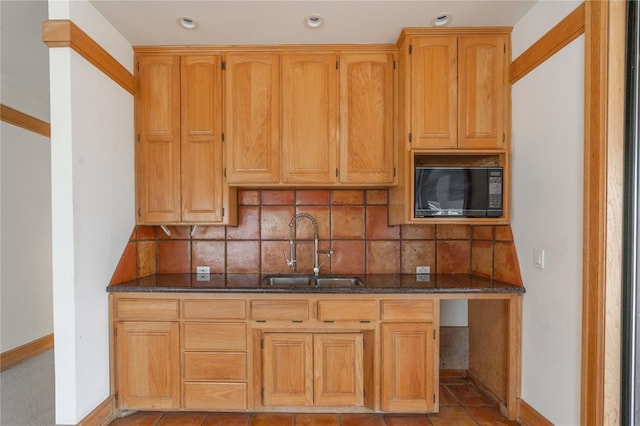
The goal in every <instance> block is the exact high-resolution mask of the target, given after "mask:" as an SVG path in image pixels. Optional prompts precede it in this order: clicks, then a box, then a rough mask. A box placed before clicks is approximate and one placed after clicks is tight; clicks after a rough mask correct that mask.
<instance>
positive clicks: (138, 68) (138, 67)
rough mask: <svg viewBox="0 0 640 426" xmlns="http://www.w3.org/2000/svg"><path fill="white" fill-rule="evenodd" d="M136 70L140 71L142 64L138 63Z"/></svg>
mask: <svg viewBox="0 0 640 426" xmlns="http://www.w3.org/2000/svg"><path fill="white" fill-rule="evenodd" d="M136 68H137V70H138V71H140V62H136Z"/></svg>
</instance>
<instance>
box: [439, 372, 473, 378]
mask: <svg viewBox="0 0 640 426" xmlns="http://www.w3.org/2000/svg"><path fill="white" fill-rule="evenodd" d="M466 378H467V370H440V380H442V379H466Z"/></svg>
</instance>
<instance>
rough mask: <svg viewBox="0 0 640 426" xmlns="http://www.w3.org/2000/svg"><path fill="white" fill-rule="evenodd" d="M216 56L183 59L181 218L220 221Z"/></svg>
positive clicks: (218, 64) (219, 112) (218, 68)
mask: <svg viewBox="0 0 640 426" xmlns="http://www.w3.org/2000/svg"><path fill="white" fill-rule="evenodd" d="M221 82H222V80H221V62H220V57H219V56H210V55H209V56H184V57H183V58H182V221H183V222H196V223H197V222H199V223H203V222H204V223H211V222H221V221H222V207H223V194H222V188H223V176H222V171H223V170H222V167H223V163H222V141H221V136H222V122H221V117H222V96H221V93H222V83H221Z"/></svg>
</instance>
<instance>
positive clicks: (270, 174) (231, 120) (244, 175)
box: [224, 53, 280, 184]
mask: <svg viewBox="0 0 640 426" xmlns="http://www.w3.org/2000/svg"><path fill="white" fill-rule="evenodd" d="M225 64H226V66H225V68H226V70H225V71H224V73H225V129H224V133H225V146H226V175H227V182H228V183H230V184H242V183H278V182H279V180H280V58H279V56H278V55H276V54H250V53H247V54H242V53H237V54H229V55H227V56H226V57H225Z"/></svg>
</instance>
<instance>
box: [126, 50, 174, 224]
mask: <svg viewBox="0 0 640 426" xmlns="http://www.w3.org/2000/svg"><path fill="white" fill-rule="evenodd" d="M138 80H139V82H140V87H139V92H138V105H137V113H138V132H139V139H138V143H137V144H136V167H137V173H136V187H137V207H138V209H137V210H138V215H137V222H138V223H172V222H178V221H179V220H180V57H178V56H166V55H162V56H143V57H141V58H140V61H139V71H138Z"/></svg>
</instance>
